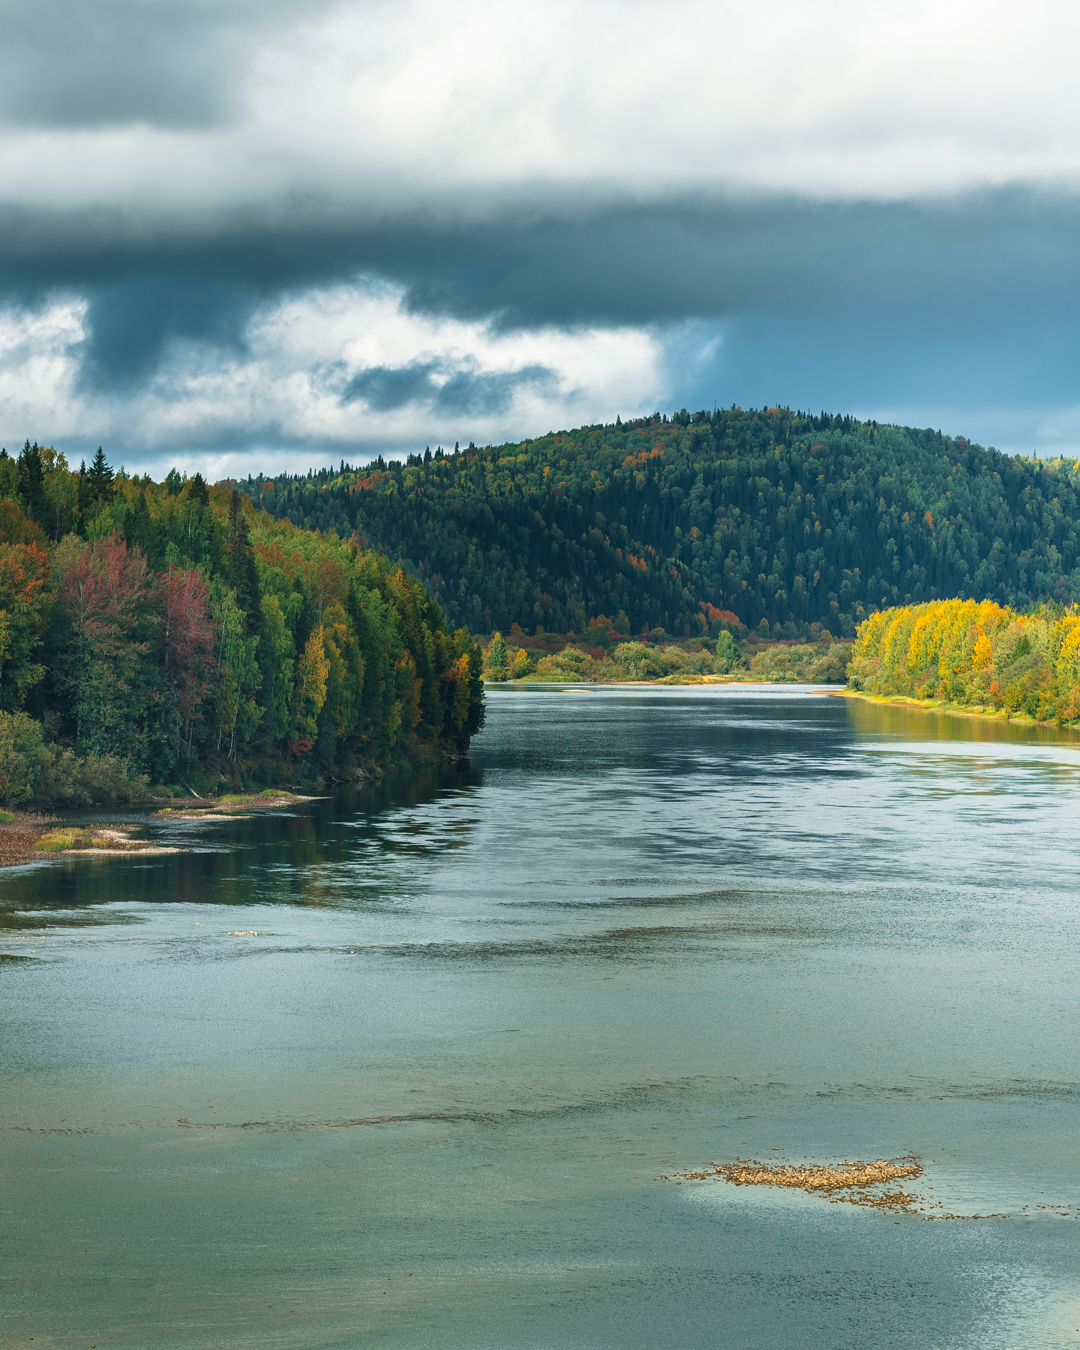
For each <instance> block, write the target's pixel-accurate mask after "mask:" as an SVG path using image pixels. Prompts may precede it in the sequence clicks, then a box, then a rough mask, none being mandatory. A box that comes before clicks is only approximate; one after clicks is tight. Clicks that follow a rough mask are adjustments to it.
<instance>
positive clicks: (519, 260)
mask: <svg viewBox="0 0 1080 1350" xmlns="http://www.w3.org/2000/svg"><path fill="white" fill-rule="evenodd" d="M0 226H3V222H0ZM1078 228H1080V206H1078V204H1077V202H1076V201H1075V200H1073V199H1069V198H1066V197H1061V196H1058V197H1052V196H1048V195H1038V194H1035V193H1031V192H1028V193H1023V192H1020V191H1009V192H1000V193H997V194H980V195H978V196H973V197H969V198H967V199H965V200H957V201H953V202H950V203H945V204H940V203H939V204H935V205H930V204H913V203H906V204H905V203H901V204H887V203H886V204H875V205H843V204H825V205H822V204H808V203H805V202H799V201H796V200H790V199H787V200H773V201H769V202H760V201H759V202H756V203H751V202H745V201H743V202H732V201H722V202H715V201H714V202H712V203H707V202H701V201H698V202H684V203H682V204H678V205H676V204H672V205H668V206H665V207H655V206H654V207H624V208H621V209H609V210H607V211H603V212H596V213H593V214H591V215H588V214H582V215H579V216H578V217H576V218H566V217H564V218H562V219H547V220H545V219H537V218H535V216H534V217H532V218H518V219H510V220H501V221H497V222H491V223H482V224H471V225H464V224H453V223H451V224H432V223H424V222H422V221H416V220H413V221H408V222H405V223H395V224H394V225H393V226H386V227H382V228H380V227H371V226H368V227H363V228H361V227H350V225H349V224H348V223H341V222H340V221H334V220H328V221H321V222H320V221H314V222H313V220H312V219H311V218H310V216H307V217H305V218H304V219H302V220H298V221H295V222H293V223H290V222H289V220H288V219H284V220H281V219H279V220H278V221H277V222H275V223H274V225H272V226H271V225H267V224H263V223H259V222H258V221H255V222H252V221H250V220H244V221H239V222H236V223H233V224H228V223H224V224H222V225H220V226H219V227H218V228H217V229H216V230H215V231H213V232H210V231H205V232H204V234H203V236H202V237H201V238H198V239H192V238H190V237H189V238H184V237H182V236H180V235H177V236H175V237H173V238H171V239H170V238H162V237H160V236H156V237H151V238H149V239H140V238H139V237H138V235H137V234H133V235H129V236H127V237H124V236H122V235H121V234H120V232H119V231H118V230H116V229H115V227H114V223H113V222H111V221H109V220H107V219H104V218H100V217H99V218H97V219H91V218H86V219H83V220H67V221H59V220H55V219H54V220H53V221H51V222H49V221H42V220H35V219H33V218H32V217H31V216H29V215H26V214H24V215H23V216H22V217H21V218H19V219H16V218H15V217H14V216H11V217H9V220H8V222H7V228H4V229H3V237H4V238H5V239H6V241H7V247H6V249H5V255H6V256H5V257H4V258H3V263H4V264H5V269H4V270H5V273H6V282H7V290H8V293H9V294H21V295H23V296H24V297H25V298H30V297H32V296H33V295H35V294H37V295H40V294H42V293H44V292H47V291H50V290H55V289H57V288H64V287H67V288H71V289H74V290H77V291H80V292H81V293H84V294H86V295H88V296H89V297H90V314H89V322H90V327H91V337H90V339H89V341H88V343H87V344H86V346H87V350H86V354H85V356H86V366H85V369H86V372H87V375H88V378H93V379H95V380H99V381H101V382H103V383H105V384H112V385H119V386H128V385H130V384H131V383H132V382H133V381H138V380H140V379H143V378H145V377H146V376H148V375H149V374H151V373H152V372H153V370H154V369H155V367H156V364H157V362H158V360H159V359H160V357H161V355H162V353H163V351H164V350H165V349H166V346H167V344H168V341H169V339H170V338H173V337H190V338H196V339H203V340H206V341H209V342H211V343H215V344H224V345H225V346H227V347H231V348H234V349H235V348H237V347H238V346H239V345H240V344H241V343H242V340H243V330H244V325H245V323H246V321H247V319H248V317H249V316H250V315H251V314H252V313H253V312H254V310H255V309H256V307H257V306H258V305H259V304H261V303H263V302H265V301H267V300H271V299H274V298H276V297H278V296H281V295H284V294H287V293H295V292H297V291H301V290H303V289H305V288H308V287H311V286H320V285H326V284H330V283H333V282H335V281H339V280H344V279H347V278H349V277H351V276H354V275H356V274H358V273H367V274H374V275H377V276H381V277H384V278H387V279H389V280H391V281H394V282H396V283H399V284H400V285H402V286H403V287H404V288H405V292H406V296H407V304H408V305H409V306H410V307H411V308H413V309H414V310H417V311H423V312H428V313H437V314H443V315H452V316H456V317H468V318H488V317H490V316H492V315H496V316H498V322H499V324H500V325H501V326H502V327H503V328H506V329H512V328H518V327H520V328H534V327H537V326H540V325H556V326H560V327H574V326H583V325H620V324H629V325H663V324H671V323H675V322H682V321H686V320H688V319H689V320H695V319H696V320H701V321H705V322H709V323H716V324H721V325H723V326H724V331H725V333H726V335H727V340H726V342H725V343H724V346H723V349H722V356H721V358H719V360H720V368H721V369H722V375H721V374H718V375H716V377H715V378H714V377H713V376H712V375H711V374H708V373H706V376H705V377H704V378H706V383H707V384H710V387H711V386H714V385H715V383H716V379H720V378H722V380H723V383H724V385H725V386H726V387H732V385H733V384H734V385H735V386H742V385H744V384H749V385H752V384H753V383H754V382H755V381H760V382H761V383H762V384H767V385H768V386H769V387H768V389H763V390H762V391H761V397H762V398H768V399H773V398H776V397H782V398H785V401H795V400H796V395H794V394H791V395H790V396H788V397H785V391H790V390H792V389H794V388H798V389H801V390H805V391H806V394H807V397H808V398H809V397H810V395H811V393H812V391H815V390H818V391H820V393H819V394H818V395H817V397H818V399H819V400H820V399H828V398H831V399H833V400H834V401H835V400H836V399H841V400H842V403H843V404H844V406H848V405H853V404H854V403H862V404H865V402H866V400H867V399H868V398H869V399H876V400H882V399H884V400H886V401H889V400H892V401H893V402H895V401H896V400H897V398H898V397H899V396H900V394H901V393H902V392H903V391H904V388H905V385H906V384H908V383H910V382H911V381H916V382H917V383H918V384H919V386H920V388H924V387H927V386H931V387H932V388H933V392H934V396H935V397H938V396H939V395H940V393H941V392H942V391H945V390H947V389H948V388H949V386H950V382H952V383H953V384H962V385H967V386H970V385H971V384H972V382H973V381H974V383H975V385H981V386H982V388H980V390H979V392H980V393H983V392H987V391H993V390H995V389H996V390H997V391H998V392H999V393H1000V392H1001V391H1002V388H1003V386H1002V384H1001V382H1002V381H1004V382H1005V386H1007V387H1008V390H1009V392H1010V393H1011V394H1014V395H1015V396H1016V397H1018V398H1023V397H1024V396H1025V394H1024V391H1025V389H1027V390H1028V391H1029V392H1030V394H1031V395H1032V396H1034V397H1043V396H1044V395H1046V394H1048V393H1049V392H1050V391H1051V390H1052V389H1055V388H1056V389H1057V390H1058V391H1059V392H1060V389H1061V387H1062V381H1063V380H1064V381H1065V382H1066V383H1067V384H1071V373H1070V372H1071V370H1072V368H1073V366H1074V365H1075V360H1076V356H1077V347H1078V337H1080V328H1078V324H1080V320H1078V317H1077V316H1078V313H1080V308H1078V301H1080V251H1078V250H1077V248H1076V246H1075V239H1076V238H1077V234H1078ZM432 374H433V371H430V370H428V371H426V372H425V370H424V368H423V367H422V365H417V366H412V367H409V368H408V370H406V371H403V372H401V373H400V376H399V375H398V374H394V375H393V376H391V375H390V374H387V373H383V374H379V373H373V374H372V376H371V381H370V382H369V383H368V385H366V386H365V387H366V388H368V389H369V390H370V391H371V392H372V396H373V397H376V398H379V399H382V400H385V399H391V400H393V399H395V398H397V397H398V396H399V393H400V392H401V391H403V390H404V389H405V388H406V385H408V384H409V381H410V380H411V381H413V385H411V386H410V387H412V388H415V390H416V392H417V396H418V397H425V398H426V397H428V396H429V395H430V394H431V389H432V388H433V386H432V385H430V383H429V384H425V383H424V381H425V380H428V381H429V382H430V379H431V376H432ZM699 374H700V372H699ZM697 378H698V376H697V375H695V376H693V379H697ZM693 379H691V381H690V383H691V385H692V384H693ZM380 381H381V383H380ZM395 381H396V383H395ZM359 388H360V386H355V388H354V390H353V395H352V396H353V397H358V396H359V392H358V391H359ZM380 391H382V392H380ZM707 392H708V390H707V389H705V388H703V389H702V390H701V396H702V397H703V398H704V396H705V394H706V393H707ZM720 392H721V391H720V390H717V391H716V393H717V396H719V394H720ZM736 392H737V393H738V392H739V391H738V390H737V391H736ZM754 392H755V393H756V392H757V391H756V390H755V391H754ZM451 396H452V395H451V394H450V393H447V394H444V395H441V397H445V398H449V397H451ZM473 396H474V395H470V397H473ZM475 396H476V397H479V395H475ZM747 396H748V395H747ZM463 397H464V395H463ZM485 397H490V398H491V399H493V400H495V401H497V398H498V395H497V394H495V393H493V392H492V393H490V394H489V395H486V396H485ZM706 401H707V400H706ZM382 406H385V407H390V406H397V405H396V404H394V403H393V402H392V401H391V402H390V403H386V402H384V403H383V405H382Z"/></svg>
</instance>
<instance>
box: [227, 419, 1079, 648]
mask: <svg viewBox="0 0 1080 1350" xmlns="http://www.w3.org/2000/svg"><path fill="white" fill-rule="evenodd" d="M1078 478H1080V470H1078V465H1077V461H1075V460H1053V461H1047V460H1035V459H1028V458H1020V457H1014V456H1010V455H1005V454H1002V453H1000V452H998V451H996V450H993V449H989V450H988V449H984V448H983V447H981V446H979V445H974V444H972V443H970V442H968V441H967V440H965V439H964V438H963V437H950V436H945V435H942V434H941V432H939V431H932V430H917V429H914V428H912V427H899V426H889V425H884V424H878V423H877V422H873V421H871V422H860V421H859V420H858V419H856V418H853V417H849V416H831V415H829V414H827V413H822V414H820V415H819V416H814V415H811V414H808V413H802V412H794V411H792V410H791V409H789V408H780V407H774V408H767V409H760V410H755V409H752V408H751V409H746V410H743V409H741V408H732V409H727V410H721V411H717V412H713V413H709V412H697V413H694V414H690V413H687V412H686V411H685V410H683V411H682V412H679V413H676V414H674V415H673V416H672V417H670V418H668V417H666V416H661V415H660V414H659V413H656V414H654V415H653V416H652V417H644V418H636V419H634V420H631V421H628V422H622V421H621V420H619V419H617V420H616V421H615V423H614V424H611V425H598V426H587V427H580V428H578V429H576V430H573V431H561V432H552V433H549V434H548V435H547V436H542V437H539V438H537V439H535V440H527V441H521V442H520V443H517V444H507V445H499V446H484V447H482V448H478V447H476V446H473V445H470V446H469V447H468V448H467V449H464V450H458V449H456V448H455V450H454V451H453V452H444V451H442V450H441V449H440V450H437V451H436V452H435V453H434V454H432V452H431V451H430V450H427V451H425V452H424V454H422V455H410V456H409V457H408V459H407V461H406V462H405V463H404V464H401V463H393V462H391V463H386V462H384V461H383V460H382V458H381V457H380V458H379V459H378V460H376V461H375V462H374V463H372V464H370V465H368V466H367V467H366V468H353V467H350V466H349V465H346V464H345V463H344V462H343V463H342V465H341V467H340V468H339V469H338V470H332V469H331V470H325V469H324V470H321V471H319V472H316V473H312V474H310V475H306V476H290V475H281V476H279V477H277V478H273V479H266V478H263V477H261V476H260V477H259V478H257V479H250V480H249V481H248V482H247V483H240V484H239V487H240V490H241V491H242V492H247V493H249V494H250V495H251V496H252V498H253V499H254V501H255V502H256V503H257V504H258V505H260V506H261V507H263V509H265V510H267V511H269V512H270V513H271V514H272V515H274V516H278V517H283V518H287V519H289V520H291V521H293V522H294V523H295V524H297V525H300V526H302V527H304V528H308V529H319V530H322V531H324V532H335V533H338V534H340V535H343V536H346V537H347V536H351V535H352V534H354V533H355V534H358V535H359V536H360V537H361V539H362V540H363V541H364V542H365V543H366V544H367V545H368V546H370V547H372V548H375V549H378V550H379V551H380V552H382V553H385V554H386V555H387V556H389V557H390V558H392V559H394V560H395V561H396V562H397V563H399V564H400V565H401V566H402V568H403V569H404V570H405V571H406V573H409V574H412V575H416V576H418V577H420V578H421V579H422V580H423V581H424V583H425V585H426V586H427V587H428V589H429V590H430V591H431V593H432V595H433V596H434V597H435V598H436V599H437V600H438V601H439V603H440V605H441V606H442V607H443V609H444V611H445V613H446V615H447V617H448V619H449V621H450V622H451V624H464V625H467V626H468V627H469V628H470V629H471V630H472V631H473V632H475V633H487V632H491V631H492V630H494V629H503V630H508V629H509V628H510V627H511V625H512V624H514V623H517V624H520V625H521V627H522V628H523V629H526V630H534V629H535V627H536V626H537V625H541V626H543V627H544V628H545V629H549V630H557V631H560V632H567V631H583V630H584V628H585V627H586V625H587V624H588V621H589V620H590V619H592V618H594V617H596V616H597V615H600V614H603V615H605V616H607V617H608V618H609V619H612V620H616V621H617V622H618V624H619V626H620V631H627V632H633V633H641V632H646V631H651V630H655V629H663V630H664V631H665V632H666V633H668V634H671V635H672V636H675V637H685V636H691V635H693V634H695V633H699V632H704V631H707V630H711V629H716V628H717V627H718V626H719V623H720V620H719V619H718V617H717V615H718V612H719V611H723V610H727V611H733V612H734V613H735V614H737V615H738V617H739V619H740V620H741V621H742V623H744V624H745V625H746V626H747V627H749V628H753V629H757V630H759V631H761V632H764V626H767V627H768V629H769V633H770V635H771V636H774V637H780V636H786V637H796V636H805V635H807V634H808V633H809V632H810V631H811V629H812V628H813V627H814V626H817V625H820V626H824V627H827V628H828V629H829V630H830V631H832V632H834V633H835V634H837V635H851V634H853V633H854V631H855V627H856V625H857V624H858V623H859V622H861V620H863V619H864V618H865V617H866V616H867V615H868V614H870V613H872V612H874V611H875V610H878V609H883V608H886V607H888V606H891V605H898V604H900V605H903V604H914V603H919V602H921V601H925V600H932V599H939V598H943V597H953V596H956V597H961V598H968V597H970V598H973V599H976V600H982V599H992V600H995V601H997V602H998V603H999V604H1007V605H1012V606H1014V607H1017V606H1019V607H1021V608H1023V607H1024V606H1027V605H1030V604H1032V603H1033V602H1035V601H1038V600H1051V601H1057V602H1060V603H1063V604H1069V603H1072V602H1073V601H1074V600H1076V599H1077V598H1080V534H1078V526H1077V521H1078V518H1080V488H1078ZM624 624H625V628H623V625H624Z"/></svg>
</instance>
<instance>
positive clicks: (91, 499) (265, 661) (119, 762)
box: [0, 445, 483, 804]
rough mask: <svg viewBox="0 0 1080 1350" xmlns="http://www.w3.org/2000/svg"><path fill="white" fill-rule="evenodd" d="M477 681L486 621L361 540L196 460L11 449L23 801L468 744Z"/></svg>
mask: <svg viewBox="0 0 1080 1350" xmlns="http://www.w3.org/2000/svg"><path fill="white" fill-rule="evenodd" d="M480 676H481V655H480V651H479V649H478V648H477V647H476V646H475V644H474V643H473V642H472V639H471V638H470V637H469V635H468V633H466V632H464V631H463V630H459V631H458V632H457V633H453V634H451V633H449V632H448V631H447V628H446V624H445V622H444V620H443V617H442V614H441V612H440V610H439V607H438V605H437V604H436V603H435V602H434V601H433V600H432V599H431V598H430V597H429V596H428V594H427V593H426V592H425V590H424V588H423V587H422V585H421V584H420V583H419V582H418V581H416V580H414V579H412V578H410V577H407V576H405V575H404V573H403V572H402V571H401V570H400V569H398V568H395V567H392V566H391V565H390V564H389V563H388V562H387V561H386V559H385V558H381V557H379V556H378V555H377V554H374V553H372V552H370V551H368V550H366V549H364V548H362V547H361V546H360V544H359V542H358V541H356V540H342V539H339V538H337V537H336V536H322V535H319V534H317V533H309V532H304V531H301V530H298V529H296V528H295V527H294V526H292V525H291V524H289V523H288V522H279V521H275V520H273V519H271V518H270V517H269V516H268V515H266V514H265V513H262V512H257V511H255V510H254V509H253V508H252V506H251V504H250V502H248V501H247V499H246V498H242V497H241V496H240V494H239V493H237V492H236V490H235V488H233V487H232V486H231V485H226V486H223V487H210V486H209V485H208V484H206V483H205V482H203V480H202V479H201V478H200V477H199V476H198V475H196V476H195V477H194V478H191V479H187V478H183V477H181V476H180V475H179V474H176V473H171V474H170V475H169V476H168V478H167V479H166V481H165V482H164V483H154V482H152V481H151V480H150V479H149V478H142V479H130V478H128V477H126V476H125V475H124V474H122V473H119V474H114V473H113V471H112V469H111V468H110V466H109V465H108V463H107V461H106V460H105V458H104V455H99V456H98V457H97V459H95V462H94V465H93V466H92V467H91V469H90V470H87V469H86V468H85V466H83V468H82V469H80V471H79V472H73V471H72V470H71V469H70V468H69V467H68V465H67V463H66V461H65V459H64V457H63V456H62V455H58V454H57V453H56V452H55V451H54V450H52V449H42V448H41V447H38V446H30V445H27V446H26V447H25V448H24V451H23V454H22V455H20V457H19V459H18V460H17V461H16V460H13V459H11V458H10V457H8V456H6V455H4V454H0V719H3V718H7V719H8V720H9V722H10V726H8V724H7V723H4V727H6V728H7V730H4V727H0V732H3V734H2V735H0V743H2V744H0V748H2V746H6V747H7V749H6V750H4V751H3V754H2V755H0V759H3V757H4V755H6V756H7V758H6V759H4V764H5V765H6V767H4V768H3V769H2V772H0V778H2V779H3V781H4V782H9V783H10V784H12V785H16V784H17V785H18V786H17V787H16V786H12V787H11V791H10V792H9V793H8V797H9V798H10V799H11V800H15V798H16V797H18V799H19V800H25V799H27V791H29V790H30V789H27V786H26V784H27V783H28V782H33V783H36V784H37V786H36V787H34V788H33V789H32V793H33V795H34V796H36V798H37V799H38V800H42V801H45V800H46V799H48V801H50V802H51V803H53V804H63V803H64V802H68V803H77V802H78V801H82V800H93V799H99V798H101V797H102V794H104V795H105V797H112V798H114V799H115V798H117V797H120V798H121V799H122V797H123V790H122V788H120V787H118V786H117V774H119V775H120V778H121V780H123V779H124V776H125V775H126V776H127V779H128V780H129V781H134V780H140V781H146V782H150V781H153V782H156V783H158V784H162V785H170V784H172V785H187V786H191V785H194V786H195V787H196V788H197V789H199V790H205V789H206V788H208V787H210V786H211V785H213V784H216V783H218V782H220V781H221V780H223V779H224V780H225V781H229V782H239V783H246V782H258V781H260V780H261V781H269V780H271V779H273V780H277V781H313V780H319V779H323V780H325V779H327V778H333V777H342V776H355V775H357V774H362V773H371V772H379V771H381V770H382V769H383V768H385V767H387V766H390V765H395V764H396V765H401V766H406V765H409V764H414V763H417V762H421V761H428V760H432V759H439V758H443V757H448V756H453V755H457V754H460V753H461V752H462V751H463V750H464V749H465V748H466V747H467V745H468V743H469V738H470V737H471V736H472V735H473V734H474V733H475V732H476V731H477V730H478V728H479V727H480V725H481V724H482V721H483V687H482V681H481V677H480ZM12 718H16V719H18V718H21V719H22V720H21V721H18V722H17V723H16V722H14V721H10V719H12ZM9 733H10V734H9ZM5 738H6V739H5ZM28 765H29V766H30V767H29V768H28V767H27V766H28ZM4 775H6V777H4ZM28 775H29V777H28ZM73 785H74V786H73ZM0 788H2V783H0ZM176 790H178V791H183V790H186V787H181V786H177V789H176Z"/></svg>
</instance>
